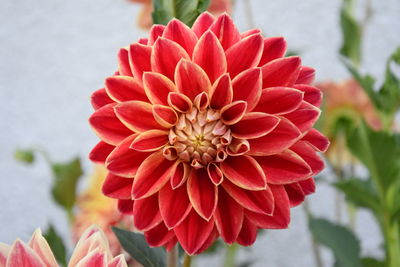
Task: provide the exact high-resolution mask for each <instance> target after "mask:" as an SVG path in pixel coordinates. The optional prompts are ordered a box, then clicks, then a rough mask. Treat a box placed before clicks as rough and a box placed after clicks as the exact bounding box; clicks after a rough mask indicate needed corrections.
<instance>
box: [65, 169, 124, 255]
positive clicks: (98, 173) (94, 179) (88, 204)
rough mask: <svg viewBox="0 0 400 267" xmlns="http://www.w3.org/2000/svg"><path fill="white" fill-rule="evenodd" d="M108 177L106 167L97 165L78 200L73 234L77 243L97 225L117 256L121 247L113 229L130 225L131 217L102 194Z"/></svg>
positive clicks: (115, 201) (113, 200) (112, 200)
mask: <svg viewBox="0 0 400 267" xmlns="http://www.w3.org/2000/svg"><path fill="white" fill-rule="evenodd" d="M106 175H107V171H106V169H105V168H104V166H101V165H98V164H96V166H95V170H94V172H93V174H92V175H91V177H90V181H89V187H88V188H87V190H86V191H84V192H83V193H82V194H81V195H80V196H79V197H78V199H77V202H76V207H77V212H76V213H75V217H74V222H73V224H72V234H73V239H74V241H75V242H77V241H78V240H79V238H80V236H81V235H82V234H83V233H84V232H85V231H86V229H87V228H88V227H89V226H91V225H92V224H96V225H97V226H98V227H99V228H100V229H102V230H103V231H104V233H105V235H106V236H107V239H108V241H109V244H110V250H111V252H112V253H113V254H117V253H121V246H120V244H119V242H118V239H117V238H116V236H115V235H114V233H113V232H112V230H111V227H112V226H116V225H121V224H122V225H124V226H125V225H129V224H128V221H130V220H129V217H130V216H126V215H123V214H121V213H120V212H119V211H118V210H117V204H118V203H117V200H115V199H112V198H109V197H106V196H104V195H103V194H102V193H101V187H102V184H103V183H104V179H105V178H106Z"/></svg>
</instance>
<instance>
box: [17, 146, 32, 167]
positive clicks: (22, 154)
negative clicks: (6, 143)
mask: <svg viewBox="0 0 400 267" xmlns="http://www.w3.org/2000/svg"><path fill="white" fill-rule="evenodd" d="M14 158H15V159H16V160H18V161H20V162H24V163H27V164H31V163H33V162H34V161H35V154H34V151H33V150H30V149H17V150H15V152H14Z"/></svg>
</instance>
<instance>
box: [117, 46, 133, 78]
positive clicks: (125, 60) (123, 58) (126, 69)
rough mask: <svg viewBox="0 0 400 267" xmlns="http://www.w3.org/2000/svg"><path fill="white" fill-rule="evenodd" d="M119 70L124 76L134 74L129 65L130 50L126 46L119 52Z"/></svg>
mask: <svg viewBox="0 0 400 267" xmlns="http://www.w3.org/2000/svg"><path fill="white" fill-rule="evenodd" d="M118 72H119V74H121V75H123V76H131V77H132V76H133V74H132V71H131V66H130V65H129V52H128V50H127V49H126V48H121V49H120V50H119V53H118Z"/></svg>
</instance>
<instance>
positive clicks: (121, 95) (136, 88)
mask: <svg viewBox="0 0 400 267" xmlns="http://www.w3.org/2000/svg"><path fill="white" fill-rule="evenodd" d="M106 91H107V93H108V95H109V96H110V97H111V98H112V99H113V100H114V101H116V102H124V101H129V100H140V101H148V99H147V96H146V94H145V93H144V90H143V87H142V86H141V85H140V83H139V82H138V81H137V79H135V78H133V77H129V76H111V77H108V78H107V79H106Z"/></svg>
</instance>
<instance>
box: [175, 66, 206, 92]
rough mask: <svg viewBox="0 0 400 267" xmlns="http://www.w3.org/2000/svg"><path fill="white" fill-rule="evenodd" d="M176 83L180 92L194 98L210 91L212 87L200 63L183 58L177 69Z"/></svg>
mask: <svg viewBox="0 0 400 267" xmlns="http://www.w3.org/2000/svg"><path fill="white" fill-rule="evenodd" d="M175 83H176V87H177V88H178V92H180V93H182V94H184V95H186V96H188V97H189V98H190V99H191V100H193V99H194V98H195V97H196V96H197V95H198V94H200V93H202V92H206V93H208V92H209V91H210V89H211V84H210V80H209V79H208V77H207V74H206V73H205V72H204V70H203V69H202V68H200V66H199V65H197V64H195V63H193V62H192V61H190V60H185V59H182V60H181V61H179V63H178V65H177V66H176V69H175Z"/></svg>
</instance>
